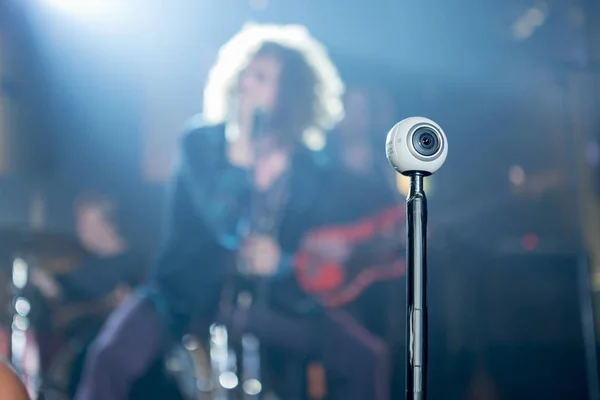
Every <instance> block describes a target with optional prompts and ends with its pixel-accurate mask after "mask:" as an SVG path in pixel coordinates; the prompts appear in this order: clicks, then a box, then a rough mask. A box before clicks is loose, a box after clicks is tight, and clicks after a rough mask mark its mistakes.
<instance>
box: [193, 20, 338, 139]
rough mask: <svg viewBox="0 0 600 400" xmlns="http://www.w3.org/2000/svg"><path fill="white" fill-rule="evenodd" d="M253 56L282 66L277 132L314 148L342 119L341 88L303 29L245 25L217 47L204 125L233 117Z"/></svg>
mask: <svg viewBox="0 0 600 400" xmlns="http://www.w3.org/2000/svg"><path fill="white" fill-rule="evenodd" d="M257 56H273V57H275V58H276V59H278V60H279V61H280V62H281V63H282V74H281V76H280V82H279V94H278V108H277V109H276V110H275V112H274V114H275V115H274V116H273V125H274V128H275V129H276V130H278V131H279V132H280V133H285V134H286V135H287V136H289V139H291V140H300V141H302V140H304V142H305V143H307V141H308V142H310V141H312V142H313V144H315V139H316V141H317V142H318V140H319V139H318V135H319V134H321V136H322V132H324V131H326V130H329V129H331V128H332V127H333V126H334V125H335V124H336V123H338V122H339V121H340V120H341V119H342V117H343V114H344V111H343V105H342V100H341V96H342V95H343V92H344V84H343V83H342V80H341V78H340V76H339V73H338V71H337V68H336V67H335V66H334V64H333V63H332V61H331V60H330V58H329V56H328V54H327V51H326V49H325V47H324V46H323V45H322V44H321V43H319V42H318V41H317V40H316V39H315V38H313V37H312V36H311V35H310V33H309V32H308V30H307V29H306V28H305V27H303V26H300V25H263V24H246V25H245V26H244V27H243V28H242V30H241V31H240V32H239V33H238V34H236V35H235V36H234V37H233V38H232V39H230V40H229V41H228V42H227V43H226V44H225V45H223V46H222V47H221V49H220V51H219V55H218V58H217V61H216V63H215V64H214V66H213V67H212V68H211V70H210V72H209V75H208V81H207V84H206V87H205V90H204V110H203V119H204V121H206V122H207V123H211V124H217V123H223V122H225V121H227V120H228V119H231V118H233V117H234V115H233V112H234V111H235V110H234V109H233V108H234V104H235V102H236V99H237V96H238V82H239V79H240V75H241V73H242V72H243V71H244V69H245V68H246V66H247V65H248V63H249V62H250V61H251V60H252V59H254V58H255V57H257ZM315 134H316V136H315ZM307 144H309V145H310V143H307ZM316 146H318V143H317V144H316Z"/></svg>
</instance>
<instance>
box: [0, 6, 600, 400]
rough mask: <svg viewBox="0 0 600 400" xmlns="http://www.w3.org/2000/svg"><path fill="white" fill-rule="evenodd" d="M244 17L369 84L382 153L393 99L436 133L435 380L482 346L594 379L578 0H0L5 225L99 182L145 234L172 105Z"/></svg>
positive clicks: (522, 371)
mask: <svg viewBox="0 0 600 400" xmlns="http://www.w3.org/2000/svg"><path fill="white" fill-rule="evenodd" d="M248 21H257V22H274V23H299V24H303V25H306V26H307V27H308V29H309V30H310V31H311V32H312V33H313V34H314V35H315V36H316V37H317V38H319V39H321V40H322V41H324V43H325V44H326V45H327V46H328V49H329V52H330V54H331V55H332V57H333V58H334V60H335V61H336V62H337V64H338V66H339V68H340V71H341V73H342V75H343V78H344V80H345V81H346V83H347V84H348V86H349V87H352V86H369V87H370V88H372V90H374V91H376V92H377V93H379V98H380V99H381V104H380V105H377V109H378V110H381V112H382V113H383V114H384V116H383V117H382V121H385V120H386V118H387V121H388V122H389V123H388V124H387V126H383V125H385V124H382V126H381V149H382V151H381V157H382V158H384V157H385V155H384V153H383V143H384V140H385V134H386V133H387V130H388V129H389V128H390V127H391V126H392V125H393V123H395V122H396V121H397V120H399V119H401V118H404V117H408V116H412V115H423V116H426V117H429V118H432V119H434V120H436V121H437V122H439V123H440V125H442V126H443V127H444V129H445V130H446V132H447V134H448V137H449V139H450V155H449V158H448V161H447V164H446V166H445V167H444V169H443V170H442V171H441V172H440V173H439V174H438V175H436V176H435V177H434V178H433V179H432V183H431V185H430V191H429V193H430V195H429V198H430V218H429V220H430V224H431V227H432V229H433V230H435V229H437V230H439V231H441V232H451V234H450V235H449V236H451V237H452V240H449V241H448V242H447V243H446V242H444V241H443V240H439V241H438V242H437V244H436V245H434V248H433V250H432V251H433V252H434V254H433V255H432V261H431V264H432V266H431V268H432V272H431V274H430V276H431V277H432V278H431V279H432V282H433V283H432V285H433V287H432V289H431V290H430V293H431V296H432V300H431V301H432V304H431V308H432V311H431V312H432V315H433V317H432V318H437V321H439V322H438V323H437V326H438V327H439V329H437V330H436V329H433V331H434V332H437V334H436V335H435V336H434V337H433V338H432V341H433V342H432V357H433V358H432V362H431V370H432V378H431V384H432V385H433V386H434V387H435V388H436V389H433V391H432V398H440V399H441V398H451V397H452V396H450V395H448V397H444V394H443V393H449V390H451V389H449V388H450V387H454V386H456V387H457V388H456V389H452V390H456V391H464V390H467V389H465V388H466V387H467V386H468V382H470V381H471V378H470V376H471V375H473V374H475V373H477V371H480V370H482V369H481V368H475V367H473V366H474V365H480V364H482V365H485V368H483V369H484V370H485V371H486V374H487V375H489V376H492V379H493V380H494V381H495V384H496V385H497V386H500V387H501V389H500V392H501V393H503V396H502V398H507V399H509V398H510V399H516V398H550V397H544V396H545V395H541V393H550V394H554V395H555V396H558V397H552V398H572V399H575V398H588V397H587V394H586V393H587V392H588V390H596V391H597V378H598V377H597V375H595V374H597V368H596V367H597V366H594V365H592V364H594V363H595V359H594V360H592V361H590V358H589V357H588V358H586V357H585V354H586V352H585V350H586V349H587V350H588V353H587V354H588V356H589V355H590V353H589V350H590V349H593V347H594V346H591V347H590V346H587V347H586V346H585V344H586V342H585V340H584V336H585V335H584V331H585V328H590V329H589V330H588V333H589V334H591V335H593V329H592V327H591V325H590V324H587V325H586V324H584V323H582V319H581V316H582V312H587V311H589V310H592V308H591V304H590V302H591V300H590V298H589V297H586V296H587V295H589V293H590V292H589V290H588V289H591V292H592V293H593V295H592V297H593V298H595V299H596V300H595V301H594V307H593V310H595V313H594V314H595V316H596V317H595V321H596V326H600V325H599V323H600V303H598V302H597V292H598V290H600V278H597V277H598V276H600V264H598V263H599V262H600V213H599V203H598V194H599V192H598V187H599V186H598V183H600V174H599V173H600V170H599V169H598V168H599V166H598V161H599V159H600V158H599V157H600V145H599V140H600V124H599V122H600V114H599V113H598V110H599V104H600V103H599V102H598V100H599V98H598V93H599V91H598V89H599V78H600V63H599V61H600V23H599V22H600V6H599V5H598V4H597V3H594V2H593V1H591V0H565V1H557V0H545V1H544V0H539V1H527V0H504V1H492V0H460V1H457V2H443V1H432V0H421V1H392V0H373V1H372V2H365V1H357V0H344V1H342V0H327V1H316V0H249V1H248V0H221V1H218V2H217V1H214V2H209V1H206V0H173V1H170V2H162V1H157V0H143V1H142V0H121V1H117V0H104V1H102V0H79V1H75V0H62V1H61V0H2V1H1V2H0V149H1V150H0V171H1V177H0V227H6V228H7V227H27V226H33V227H37V228H44V229H48V230H51V231H69V230H72V201H73V198H74V196H75V195H76V194H77V193H80V192H81V191H83V190H86V189H89V188H94V189H101V190H103V191H105V192H107V193H111V194H114V195H115V196H117V197H118V198H119V199H120V202H121V207H122V211H123V215H124V216H125V217H126V220H125V222H124V227H125V229H126V230H129V232H127V234H128V236H129V237H131V238H132V239H133V240H134V241H135V243H134V244H135V246H136V247H137V248H140V249H143V250H144V251H146V252H147V253H150V254H151V253H153V252H154V248H155V246H156V244H157V242H158V240H159V237H160V231H161V222H162V219H163V208H164V207H163V202H164V192H165V190H166V188H167V183H168V180H169V178H170V176H171V172H172V167H173V165H174V163H175V161H176V160H175V159H174V157H175V154H176V149H177V143H178V135H179V133H180V132H181V127H182V125H183V122H184V121H185V120H186V118H188V117H189V116H190V115H192V114H194V113H196V112H198V111H199V110H201V107H202V96H201V90H202V86H203V82H204V80H205V78H206V74H207V70H208V68H209V66H210V65H211V64H212V63H213V61H214V59H215V57H216V53H217V50H218V48H219V47H220V46H221V45H222V43H223V42H225V41H226V40H227V39H228V38H229V37H230V36H231V35H232V34H234V33H235V32H237V31H238V30H239V28H240V27H241V25H242V24H243V23H245V22H248ZM399 186H400V187H401V186H402V185H399ZM39 204H43V207H42V208H43V212H40V210H39V208H40V207H39ZM33 209H35V210H37V211H35V212H33V211H32V210H33ZM445 243H446V244H445ZM448 252H450V253H453V252H454V253H459V254H455V256H456V257H458V258H460V259H464V260H466V261H465V262H464V263H460V262H456V259H455V258H449V256H448V255H447V254H448ZM586 255H589V257H590V259H591V262H590V263H589V268H588V264H585V263H584V261H585V258H586ZM449 260H453V261H449ZM584 264H585V265H584ZM588 269H589V271H588ZM436 271H437V272H436ZM582 271H583V273H582V274H580V273H581V272H582ZM588 272H589V273H588ZM581 277H583V278H584V279H580V278H581ZM582 307H583V308H582ZM588 307H589V308H588ZM399 308H400V306H399ZM586 315H588V314H586ZM589 315H591V314H589ZM589 315H588V316H589ZM588 322H589V321H588ZM440 324H441V325H440ZM434 325H435V323H434ZM596 331H598V329H596ZM587 337H588V339H589V338H590V336H589V335H588V336H587ZM596 337H598V335H596ZM592 342H595V340H593V338H592ZM588 344H592V345H593V343H589V342H588ZM594 351H595V350H594ZM586 360H587V361H586ZM590 371H591V372H590ZM592 376H593V378H594V379H590V377H592ZM594 380H595V381H596V383H595V384H594V382H593V381H594ZM461 382H462V383H461ZM590 384H591V385H590ZM457 385H458V386H460V388H458V386H457ZM590 388H592V389H590ZM473 390H475V389H473ZM511 391H516V393H519V394H520V397H519V396H516V395H514V393H513V394H511V393H512V392H511ZM527 391H530V392H527ZM434 392H435V393H437V394H435V395H434ZM457 393H458V392H457ZM461 393H462V392H461ZM524 393H531V395H528V396H524V397H523V394H524ZM560 393H562V394H560ZM457 396H459V395H458V394H457ZM595 396H596V397H594V396H592V397H589V398H593V399H598V398H599V397H597V396H598V394H597V392H596V394H595ZM452 398H453V397H452ZM457 398H460V397H457ZM481 398H485V397H481Z"/></svg>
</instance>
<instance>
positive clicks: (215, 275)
mask: <svg viewBox="0 0 600 400" xmlns="http://www.w3.org/2000/svg"><path fill="white" fill-rule="evenodd" d="M324 171H325V170H324V168H323V167H322V166H320V165H319V163H318V162H317V161H316V159H315V158H314V154H313V153H312V152H310V151H308V150H307V149H299V150H298V151H296V153H295V154H294V156H293V158H292V165H291V172H290V174H291V175H290V178H289V179H290V180H289V182H290V183H289V197H288V199H289V200H288V201H287V202H286V204H285V206H284V209H283V213H282V219H281V225H280V228H279V232H278V235H277V236H278V237H277V239H278V241H279V244H280V246H281V248H282V252H283V255H282V261H281V263H282V265H281V266H280V267H281V268H280V269H281V270H283V271H290V273H288V274H283V276H276V277H274V278H272V279H273V280H277V284H275V285H272V286H273V290H271V293H272V297H273V298H281V299H290V298H291V297H293V296H294V293H298V296H299V293H300V291H299V289H298V287H297V285H295V284H294V279H293V274H292V273H291V265H289V264H291V260H292V256H293V254H294V253H295V251H296V249H297V246H298V244H299V242H300V240H301V238H302V236H303V235H304V232H306V230H307V229H309V228H310V227H311V226H312V225H313V224H314V223H316V221H315V219H314V218H313V214H314V213H313V211H314V209H315V207H316V205H317V204H318V202H319V193H321V192H322V185H323V183H324V182H325V179H324V177H325V175H326V174H325V172H324ZM249 178H250V176H249V172H248V171H246V170H243V169H240V168H237V167H235V166H233V165H231V164H230V163H229V162H228V160H227V157H226V138H225V127H224V125H216V126H205V125H201V124H192V125H191V126H190V128H189V130H188V131H187V133H186V134H185V135H184V137H183V140H182V144H181V159H180V165H179V170H178V174H177V177H176V179H175V182H174V186H173V188H172V193H171V205H170V209H169V213H170V217H169V223H168V238H167V240H166V243H165V247H164V249H163V251H162V252H161V255H160V257H159V259H158V261H157V263H156V265H155V268H154V269H153V272H152V273H151V279H152V280H153V281H154V283H155V284H156V285H157V286H158V287H159V288H160V291H161V292H162V294H163V295H164V297H165V299H166V300H167V303H168V304H169V306H170V308H171V309H172V311H174V312H175V313H178V314H184V315H193V316H195V317H205V318H212V317H214V316H215V312H216V311H217V309H218V304H219V300H220V297H221V290H222V287H223V284H224V282H225V280H226V279H227V277H228V275H229V274H230V273H231V272H232V271H234V270H235V262H236V260H235V254H236V250H237V249H238V248H239V246H240V238H241V237H242V235H240V234H239V229H240V226H242V225H243V224H244V222H245V221H247V220H248V219H249V218H250V216H249V215H250V204H251V200H252V192H251V186H250V184H249Z"/></svg>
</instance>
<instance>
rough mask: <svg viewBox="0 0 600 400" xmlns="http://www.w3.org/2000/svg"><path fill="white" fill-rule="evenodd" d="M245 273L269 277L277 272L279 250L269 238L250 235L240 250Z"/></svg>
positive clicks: (273, 240)
mask: <svg viewBox="0 0 600 400" xmlns="http://www.w3.org/2000/svg"><path fill="white" fill-rule="evenodd" d="M241 256H242V259H243V260H244V265H245V272H246V273H248V274H251V275H260V276H269V275H273V274H274V273H275V272H277V267H278V265H279V260H280V257H281V249H280V248H279V244H277V242H276V241H275V239H273V238H272V237H270V236H265V235H251V236H249V237H248V238H247V239H246V241H245V242H244V245H243V247H242V249H241Z"/></svg>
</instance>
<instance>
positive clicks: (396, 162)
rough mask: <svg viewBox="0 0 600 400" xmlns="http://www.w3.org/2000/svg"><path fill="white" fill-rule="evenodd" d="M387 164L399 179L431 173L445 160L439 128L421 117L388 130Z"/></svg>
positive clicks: (404, 121) (445, 153) (412, 118)
mask: <svg viewBox="0 0 600 400" xmlns="http://www.w3.org/2000/svg"><path fill="white" fill-rule="evenodd" d="M385 151H386V154H387V158H388V161H389V162H390V164H392V166H393V167H394V169H396V171H398V172H400V173H401V174H402V175H410V174H411V173H414V172H421V173H423V174H424V175H431V174H433V173H435V172H436V171H437V170H438V169H440V168H441V166H442V165H443V164H444V162H445V161H446V157H447V156H448V140H447V139H446V134H445V133H444V131H443V130H442V128H441V127H440V126H439V125H438V124H436V123H435V122H433V121H432V120H430V119H427V118H423V117H411V118H406V119H404V120H402V121H400V122H398V123H397V124H396V125H394V127H393V128H392V129H391V130H390V132H389V133H388V135H387V140H386V143H385Z"/></svg>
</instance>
